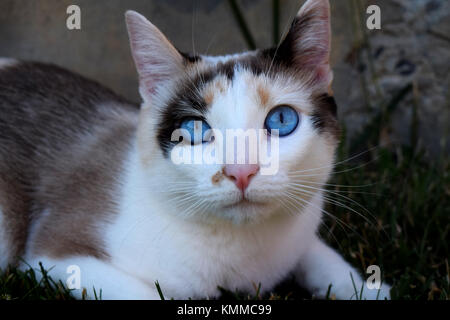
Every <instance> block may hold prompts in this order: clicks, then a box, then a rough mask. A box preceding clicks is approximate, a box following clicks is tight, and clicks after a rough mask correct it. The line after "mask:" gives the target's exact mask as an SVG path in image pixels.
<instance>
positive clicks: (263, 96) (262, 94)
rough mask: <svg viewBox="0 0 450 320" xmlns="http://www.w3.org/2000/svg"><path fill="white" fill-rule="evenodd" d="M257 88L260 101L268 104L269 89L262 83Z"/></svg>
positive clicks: (264, 104) (262, 103)
mask: <svg viewBox="0 0 450 320" xmlns="http://www.w3.org/2000/svg"><path fill="white" fill-rule="evenodd" d="M256 90H257V92H258V96H259V102H260V103H261V105H263V106H266V105H267V103H268V102H269V99H270V93H269V91H268V90H267V89H266V88H264V86H262V85H258V88H257V89H256Z"/></svg>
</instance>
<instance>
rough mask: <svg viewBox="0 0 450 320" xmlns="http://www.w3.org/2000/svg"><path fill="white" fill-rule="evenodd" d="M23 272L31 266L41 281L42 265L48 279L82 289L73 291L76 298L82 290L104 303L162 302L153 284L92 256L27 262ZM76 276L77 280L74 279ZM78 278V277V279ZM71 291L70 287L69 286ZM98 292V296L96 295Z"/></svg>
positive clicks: (78, 297) (90, 297)
mask: <svg viewBox="0 0 450 320" xmlns="http://www.w3.org/2000/svg"><path fill="white" fill-rule="evenodd" d="M25 262H26V264H25V263H24V264H23V265H22V266H21V269H24V270H25V269H28V268H29V266H31V267H32V268H33V269H35V271H36V277H37V278H38V280H40V279H41V278H42V273H41V271H40V265H39V263H42V265H43V267H44V269H45V270H46V271H47V272H48V276H49V277H51V278H52V279H53V280H55V281H56V282H58V281H59V280H61V281H62V283H63V284H64V285H66V284H67V281H68V280H69V282H70V283H71V284H72V285H75V286H77V281H78V280H79V288H74V289H73V290H71V293H72V294H73V296H74V297H75V298H77V299H81V298H82V295H83V290H84V289H85V290H86V294H87V296H86V298H87V299H94V298H95V297H96V296H97V298H101V299H104V300H159V299H160V296H159V294H158V292H157V290H156V288H155V286H154V284H148V283H146V282H144V281H142V280H140V279H138V278H136V277H133V276H132V275H130V274H128V273H126V271H122V270H120V269H118V268H116V267H115V266H113V265H112V264H111V263H109V262H107V261H102V260H99V259H96V258H93V257H71V258H66V259H51V258H48V257H36V258H33V259H31V260H29V261H25ZM74 277H75V278H74ZM76 277H79V279H77V278H76ZM69 288H70V287H69ZM94 289H95V294H94Z"/></svg>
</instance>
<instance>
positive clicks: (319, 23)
mask: <svg viewBox="0 0 450 320" xmlns="http://www.w3.org/2000/svg"><path fill="white" fill-rule="evenodd" d="M330 49H331V25H330V3H329V1H328V0H308V1H306V2H305V4H304V5H303V6H302V7H301V8H300V11H299V12H298V13H297V16H296V17H295V19H294V21H293V23H292V26H291V28H290V30H289V32H288V34H287V35H286V37H285V39H284V40H283V42H282V43H281V45H280V48H279V50H280V53H281V54H282V58H283V59H289V60H290V61H289V63H290V65H291V66H293V67H295V68H296V69H298V70H299V72H302V73H305V72H306V73H309V74H310V75H311V76H312V78H311V79H312V81H313V82H314V84H318V85H321V86H324V87H327V88H328V87H329V86H330V85H331V82H332V80H333V73H332V71H331V68H330V62H329V60H330Z"/></svg>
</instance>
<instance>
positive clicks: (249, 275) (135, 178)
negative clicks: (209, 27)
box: [0, 0, 389, 299]
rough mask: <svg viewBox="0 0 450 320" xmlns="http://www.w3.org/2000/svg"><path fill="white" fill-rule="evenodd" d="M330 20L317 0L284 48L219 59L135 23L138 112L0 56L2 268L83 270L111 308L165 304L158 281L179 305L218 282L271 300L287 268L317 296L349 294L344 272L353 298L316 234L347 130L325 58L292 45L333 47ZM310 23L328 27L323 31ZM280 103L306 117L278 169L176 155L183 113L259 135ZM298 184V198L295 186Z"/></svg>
mask: <svg viewBox="0 0 450 320" xmlns="http://www.w3.org/2000/svg"><path fill="white" fill-rule="evenodd" d="M317 13H319V14H317ZM328 13H329V7H328V2H327V1H324V0H316V1H313V0H310V1H308V3H307V4H306V5H305V6H304V7H303V9H302V11H301V12H300V13H299V17H298V18H297V20H296V23H294V25H293V31H292V32H291V33H290V34H288V36H287V38H286V40H285V45H281V46H280V48H279V49H278V50H275V51H274V50H265V51H258V52H250V53H246V54H242V55H234V56H226V57H219V58H213V57H204V56H195V57H189V56H186V55H181V54H180V53H179V52H178V51H176V50H175V49H174V48H173V47H172V46H171V45H170V44H169V43H168V42H167V40H166V39H165V38H164V37H163V36H162V34H161V33H160V32H159V31H158V30H157V29H156V28H155V27H154V26H153V25H151V24H150V23H149V22H148V21H146V20H145V18H143V17H142V16H139V15H138V14H136V13H128V14H127V22H128V28H129V32H130V38H131V46H132V51H133V55H134V58H135V61H136V65H137V68H138V71H139V74H140V92H141V95H142V97H143V99H144V104H143V106H142V108H141V111H139V109H138V108H137V107H136V106H134V105H133V104H132V103H129V102H127V101H126V100H124V99H122V98H120V97H118V96H116V95H115V94H113V93H112V92H110V91H109V90H107V89H105V88H103V87H101V86H100V85H98V84H96V83H94V82H91V81H89V80H86V79H84V78H82V77H79V76H77V75H74V74H72V73H70V72H66V71H64V70H61V69H59V68H57V67H54V66H48V65H42V64H30V63H23V62H18V61H12V60H2V61H3V63H1V62H0V134H1V135H0V239H2V242H1V243H0V254H1V256H0V268H4V267H5V266H6V265H7V264H8V263H11V264H15V263H17V262H18V257H19V256H20V257H23V259H24V261H25V262H26V263H28V264H30V265H32V266H33V267H37V266H38V265H39V262H42V263H43V265H44V267H46V268H52V269H51V273H50V275H51V276H53V277H54V278H56V279H61V280H63V281H64V280H65V279H67V278H68V277H69V276H70V274H68V273H67V272H68V267H70V266H77V267H78V268H79V270H80V271H81V286H82V287H84V288H87V289H88V293H89V295H90V296H91V297H92V296H93V295H92V291H91V289H92V288H93V287H94V288H96V290H101V291H102V296H103V298H112V299H113V298H128V299H145V298H150V299H158V298H159V296H158V294H157V291H156V289H155V285H154V283H155V281H158V282H159V284H160V285H161V288H162V290H163V292H164V294H165V295H166V296H167V297H174V298H189V297H191V298H204V297H217V296H218V295H219V289H218V286H221V287H224V288H226V289H230V290H232V291H234V290H241V291H247V292H252V291H253V290H254V286H255V285H258V284H259V283H260V284H261V286H262V290H263V291H268V290H270V289H272V288H273V286H274V285H276V284H277V283H279V282H280V281H282V280H283V279H284V278H286V277H287V276H288V275H289V274H291V273H294V274H295V275H296V277H297V279H298V280H299V281H300V282H301V284H302V285H304V286H305V287H306V288H308V289H309V290H311V291H312V292H313V293H315V294H316V295H318V296H325V294H326V292H327V290H328V287H329V285H330V284H331V283H332V284H333V288H332V291H331V292H332V293H334V294H336V296H337V297H338V298H341V299H349V298H351V297H352V296H354V287H353V284H352V281H351V278H350V272H351V273H353V275H354V277H355V279H356V285H357V288H360V287H361V284H362V279H361V278H360V277H359V276H358V275H357V272H356V271H355V270H354V269H353V268H352V267H351V266H349V265H348V264H347V263H346V262H345V261H344V260H343V259H342V258H341V257H340V256H339V255H338V254H337V253H336V252H335V251H333V250H332V249H330V248H328V247H327V246H326V245H325V244H323V243H322V242H321V240H320V239H319V238H318V236H317V234H316V233H317V229H318V226H319V225H320V223H321V217H322V206H323V203H322V202H323V201H322V192H321V191H320V190H319V189H320V188H319V187H320V186H321V185H322V184H323V183H325V181H326V179H327V178H328V175H329V173H330V171H331V169H332V163H333V159H334V150H335V147H336V144H337V132H338V128H337V122H336V118H335V111H336V110H335V105H334V101H333V99H332V98H331V97H330V96H329V95H328V93H327V88H328V86H329V85H330V83H331V73H330V72H329V67H328V49H327V48H326V50H324V49H323V48H322V49H321V50H322V51H324V52H321V51H320V50H319V52H317V56H319V57H316V55H315V53H314V51H311V50H310V49H308V48H303V49H304V52H306V53H307V54H306V55H303V56H302V57H301V58H302V60H301V61H302V62H301V63H300V62H299V61H300V60H299V59H300V57H299V56H300V55H301V54H300V53H298V54H297V53H296V51H297V50H300V49H301V48H297V47H292V45H291V43H290V41H291V42H292V41H294V40H295V41H296V39H292V38H293V37H294V38H295V35H296V33H298V30H296V28H302V29H303V31H305V28H306V29H307V31H308V28H310V29H311V30H309V31H310V32H312V31H315V32H316V33H318V34H319V35H320V36H318V37H317V39H318V40H322V41H325V42H327V41H328V40H329V34H328V33H327V32H326V30H327V29H326V28H329V26H328ZM315 19H319V22H320V21H322V20H324V21H326V23H324V24H323V26H322V29H323V28H324V29H323V30H322V29H321V24H320V23H319V24H318V23H316V22H317V21H315ZM311 21H312V22H315V23H312V24H310V22H311ZM311 26H312V27H311ZM317 28H319V29H317ZM306 34H307V35H308V33H306ZM324 39H325V40H324ZM327 39H328V40H327ZM303 40H304V41H303V42H302V43H304V44H305V43H306V44H308V41H310V42H312V43H311V45H313V44H314V47H317V46H318V47H321V43H314V41H311V39H310V38H304V39H303ZM322 44H323V43H322ZM151 51H152V52H151ZM325 51H326V52H325ZM313 58H314V59H313ZM286 59H293V60H292V63H295V64H296V67H295V68H293V67H292V66H291V65H290V64H287V63H286V62H287V60H286ZM321 63H323V65H322V64H321ZM280 104H281V105H291V106H295V107H296V108H297V109H298V110H299V111H298V112H299V114H300V115H301V116H300V122H299V124H298V125H297V127H296V128H295V130H292V131H291V132H290V133H289V136H287V137H285V138H280V161H279V162H280V163H279V166H280V169H279V171H278V172H276V173H275V174H273V175H270V176H264V175H262V174H260V172H259V170H260V168H259V166H258V167H256V166H255V165H249V164H248V165H247V164H245V165H242V166H241V165H237V164H233V165H228V164H226V165H219V164H213V165H195V164H182V165H176V164H174V163H173V161H171V158H170V153H171V150H172V149H173V148H174V145H175V144H176V143H175V142H174V141H173V140H172V141H171V133H172V132H173V131H174V130H175V129H177V128H179V127H180V123H183V121H185V120H184V119H190V118H191V117H193V116H195V117H196V118H198V119H202V121H205V122H206V121H207V122H208V123H209V125H211V127H214V128H215V129H216V128H217V129H219V130H225V129H230V128H241V129H260V128H261V127H262V124H263V123H264V119H265V118H266V115H267V112H268V111H270V109H272V108H273V107H274V106H276V105H280ZM289 108H290V109H289V110H288V111H286V110H287V109H286V108H285V109H282V112H291V110H294V109H293V108H291V107H289ZM283 114H284V113H283ZM287 115H289V113H287ZM281 119H282V118H281ZM208 143H210V144H211V143H215V142H214V141H210V142H208ZM202 145H203V144H200V145H198V144H192V145H191V144H189V145H185V146H184V147H183V148H184V149H185V150H189V149H195V148H200V146H202ZM249 170H250V171H249ZM243 172H244V173H243ZM305 173H306V174H305ZM308 173H309V174H308ZM296 178H301V179H303V180H300V181H296V180H295V179H296ZM298 182H301V183H303V184H304V185H305V186H306V189H304V192H303V193H298V190H297V191H295V190H293V189H289V187H295V184H296V183H298ZM308 188H309V189H308ZM23 266H24V267H26V265H25V264H24V265H23ZM70 270H72V269H69V271H70ZM97 292H98V291H97ZM74 293H75V295H77V296H80V295H81V290H75V291H74ZM364 296H365V297H367V298H375V297H376V296H377V292H376V290H366V291H365V292H364ZM388 296H389V293H388V291H387V287H383V288H382V292H381V295H380V297H381V298H384V297H388Z"/></svg>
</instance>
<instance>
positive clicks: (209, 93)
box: [203, 87, 214, 105]
mask: <svg viewBox="0 0 450 320" xmlns="http://www.w3.org/2000/svg"><path fill="white" fill-rule="evenodd" d="M203 99H204V100H205V102H206V104H207V105H211V104H212V103H213V101H214V90H212V89H211V87H209V88H208V89H207V90H205V94H204V95H203Z"/></svg>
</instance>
